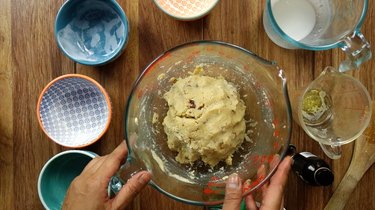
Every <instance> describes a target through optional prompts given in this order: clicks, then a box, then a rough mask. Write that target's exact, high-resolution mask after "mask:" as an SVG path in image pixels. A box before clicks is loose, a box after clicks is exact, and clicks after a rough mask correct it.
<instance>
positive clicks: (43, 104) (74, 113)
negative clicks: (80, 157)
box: [37, 74, 112, 148]
mask: <svg viewBox="0 0 375 210" xmlns="http://www.w3.org/2000/svg"><path fill="white" fill-rule="evenodd" d="M111 114H112V109H111V102H110V99H109V96H108V94H107V92H106V91H105V90H104V88H103V87H102V86H101V85H100V84H99V83H98V82H96V81H95V80H93V79H91V78H90V77H88V76H84V75H80V74H66V75H63V76H60V77H58V78H56V79H54V80H53V81H51V82H50V83H49V84H48V85H47V86H46V87H45V88H44V90H43V91H42V93H41V94H40V97H39V100H38V104H37V117H38V121H39V124H40V127H41V128H42V130H43V131H44V133H45V134H46V135H47V136H48V137H49V138H50V139H51V140H53V141H54V142H56V143H57V144H60V145H61V146H64V147H69V148H82V147H85V146H88V145H90V144H93V143H94V142H96V141H97V140H99V139H100V137H102V136H103V135H104V133H105V132H106V131H107V129H108V126H109V123H110V121H111Z"/></svg>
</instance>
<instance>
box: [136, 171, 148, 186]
mask: <svg viewBox="0 0 375 210" xmlns="http://www.w3.org/2000/svg"><path fill="white" fill-rule="evenodd" d="M138 180H139V182H141V183H142V184H146V183H147V182H148V178H147V174H146V173H143V174H141V175H140V176H139V177H138Z"/></svg>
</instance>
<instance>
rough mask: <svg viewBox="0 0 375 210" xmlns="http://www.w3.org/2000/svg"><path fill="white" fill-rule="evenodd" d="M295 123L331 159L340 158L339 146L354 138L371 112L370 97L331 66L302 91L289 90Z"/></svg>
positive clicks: (363, 127) (356, 83) (358, 82)
mask: <svg viewBox="0 0 375 210" xmlns="http://www.w3.org/2000/svg"><path fill="white" fill-rule="evenodd" d="M290 92H291V95H292V97H291V98H292V104H293V115H294V119H295V120H296V121H297V123H298V124H299V125H300V126H301V127H302V128H303V130H304V131H305V132H306V133H307V134H308V135H309V136H310V137H311V138H312V139H314V140H316V141H318V142H319V144H320V146H321V148H322V149H323V151H324V153H325V154H326V155H327V156H328V157H330V158H331V159H338V158H340V157H341V145H343V144H348V143H350V142H352V141H354V140H355V139H357V138H358V137H359V136H360V135H361V134H362V133H363V131H364V130H365V129H366V128H367V126H368V124H369V122H370V119H371V112H372V103H371V98H370V94H369V93H368V91H367V89H366V88H365V87H364V86H363V84H362V83H361V82H360V81H358V80H357V79H355V78H354V77H352V76H350V75H347V74H344V73H340V72H339V71H338V70H336V69H335V68H333V67H326V68H325V69H324V71H323V72H322V73H321V74H320V75H319V77H317V78H316V79H315V80H314V81H313V82H311V83H310V84H309V85H308V86H307V87H306V88H303V89H301V90H290Z"/></svg>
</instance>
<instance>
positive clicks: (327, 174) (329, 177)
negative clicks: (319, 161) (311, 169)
mask: <svg viewBox="0 0 375 210" xmlns="http://www.w3.org/2000/svg"><path fill="white" fill-rule="evenodd" d="M314 179H315V182H316V183H317V184H319V185H321V186H328V185H331V184H332V182H333V179H334V176H333V173H332V171H331V170H330V169H329V168H326V167H322V168H319V169H318V170H316V171H315V173H314Z"/></svg>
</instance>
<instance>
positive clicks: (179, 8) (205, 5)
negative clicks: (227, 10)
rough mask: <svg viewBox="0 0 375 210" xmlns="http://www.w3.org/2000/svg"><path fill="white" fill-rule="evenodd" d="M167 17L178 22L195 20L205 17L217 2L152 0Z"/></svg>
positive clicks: (205, 0) (203, 0)
mask: <svg viewBox="0 0 375 210" xmlns="http://www.w3.org/2000/svg"><path fill="white" fill-rule="evenodd" d="M154 2H155V4H156V5H157V6H158V7H159V8H160V9H161V10H162V11H163V12H165V13H166V14H168V15H169V16H171V17H173V18H176V19H178V20H185V21H188V20H189V21H190V20H197V19H199V18H201V17H203V16H205V15H207V14H208V13H209V12H210V11H211V10H212V9H213V8H214V7H215V6H216V4H217V3H218V2H219V0H154Z"/></svg>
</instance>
